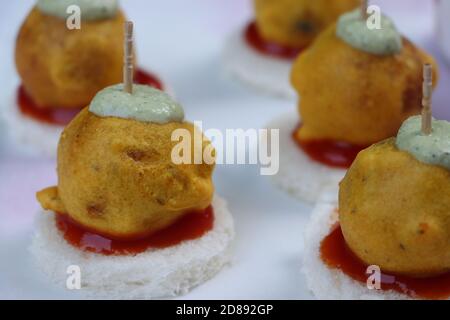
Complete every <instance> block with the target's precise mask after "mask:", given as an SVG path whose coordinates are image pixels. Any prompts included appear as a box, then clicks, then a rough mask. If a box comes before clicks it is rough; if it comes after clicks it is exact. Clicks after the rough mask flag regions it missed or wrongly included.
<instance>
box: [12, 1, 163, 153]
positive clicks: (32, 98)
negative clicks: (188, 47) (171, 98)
mask: <svg viewBox="0 0 450 320" xmlns="http://www.w3.org/2000/svg"><path fill="white" fill-rule="evenodd" d="M73 6H78V7H79V8H80V16H79V20H77V18H75V16H76V15H77V13H76V11H73V10H69V9H70V7H73ZM70 17H74V18H70ZM69 20H70V21H69ZM76 20H77V21H78V22H79V29H78V28H77V27H76V26H73V27H72V26H71V27H70V28H69V22H70V23H75V22H76ZM124 22H125V17H124V13H123V12H122V10H121V9H120V8H119V4H118V0H96V1H88V0H70V1H69V0H37V3H36V5H35V6H34V7H33V9H32V10H31V12H30V13H29V14H28V16H27V17H26V19H25V21H24V23H23V24H22V26H21V28H20V31H19V33H18V36H17V41H16V49H15V62H16V68H17V72H18V73H19V75H20V79H21V86H20V87H19V89H18V92H17V102H15V103H12V104H11V110H7V113H8V114H6V115H5V117H6V118H7V120H8V121H7V122H8V124H9V127H10V130H9V131H10V132H11V134H13V135H15V140H18V141H19V142H21V143H24V144H27V145H30V146H31V147H32V148H34V149H38V150H39V151H42V152H43V153H47V154H54V150H56V145H57V141H58V137H59V135H60V134H61V130H62V128H63V126H64V125H67V124H68V123H69V122H70V120H71V119H72V118H73V117H74V116H75V115H76V114H77V113H78V112H79V111H80V110H81V109H82V108H84V107H85V106H86V105H88V104H89V102H90V101H91V100H92V98H93V97H94V96H95V94H96V93H97V92H98V91H100V90H101V89H103V88H105V87H107V86H110V85H113V84H115V83H119V82H120V81H122V62H123V42H124V31H123V23H124ZM135 82H137V83H142V84H148V85H151V86H154V87H156V88H158V89H163V84H162V83H161V81H160V80H159V79H158V78H157V77H156V76H154V75H152V74H150V73H148V72H145V71H143V70H139V69H138V70H137V71H136V73H135Z"/></svg>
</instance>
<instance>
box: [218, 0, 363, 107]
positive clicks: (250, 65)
mask: <svg viewBox="0 0 450 320" xmlns="http://www.w3.org/2000/svg"><path fill="white" fill-rule="evenodd" d="M253 4H254V12H255V18H254V20H253V21H251V22H250V23H248V24H247V25H246V26H245V28H243V29H240V30H238V31H237V32H235V33H234V34H233V35H232V36H231V37H230V39H229V41H228V43H227V45H226V48H225V56H224V58H225V64H226V69H227V70H228V71H229V72H230V73H231V74H232V75H234V76H235V77H236V78H237V79H239V80H241V81H242V82H244V83H246V84H248V85H250V86H252V87H254V88H256V89H258V90H260V91H262V92H266V93H269V94H272V95H276V96H280V97H284V98H295V96H296V94H295V91H294V90H293V89H292V87H291V86H290V85H289V73H290V70H291V66H292V62H293V61H294V59H295V58H296V57H297V56H298V54H299V53H300V52H302V51H303V50H304V49H306V48H307V47H308V46H309V45H311V43H312V42H313V41H314V39H315V38H316V37H317V36H318V35H319V33H320V32H322V31H323V30H324V29H325V28H327V27H328V26H329V25H330V24H332V23H334V22H335V21H336V19H337V18H338V17H339V16H340V15H341V14H343V13H344V12H347V11H350V10H352V9H354V8H356V7H357V6H358V5H359V4H360V0H315V1H310V0H254V1H253Z"/></svg>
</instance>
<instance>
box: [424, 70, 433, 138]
mask: <svg viewBox="0 0 450 320" xmlns="http://www.w3.org/2000/svg"><path fill="white" fill-rule="evenodd" d="M422 91H423V98H422V107H423V108H422V133H423V134H425V135H430V134H431V132H432V131H433V127H432V123H431V120H432V111H431V96H432V91H433V69H432V67H431V64H428V63H427V64H425V65H424V66H423V89H422Z"/></svg>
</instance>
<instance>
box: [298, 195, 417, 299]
mask: <svg viewBox="0 0 450 320" xmlns="http://www.w3.org/2000/svg"><path fill="white" fill-rule="evenodd" d="M325 197H326V198H332V197H333V196H332V195H327V196H325ZM334 197H336V196H334ZM336 208H337V204H336V202H335V203H325V202H323V203H318V204H317V205H316V207H315V209H314V210H313V213H312V214H311V219H310V221H309V223H308V225H307V227H306V229H305V235H304V240H305V242H304V252H303V266H302V272H303V273H304V275H305V277H306V283H307V285H308V288H309V289H310V290H311V291H312V293H313V294H314V296H315V297H316V298H317V299H320V300H412V298H411V297H410V296H408V295H406V294H401V293H398V292H396V291H393V290H389V291H384V290H369V289H368V288H367V286H366V285H364V284H362V283H360V282H358V281H356V280H353V279H352V278H350V277H349V276H347V275H346V274H345V273H343V272H342V271H341V270H338V269H333V268H330V267H328V266H327V265H326V264H325V263H324V262H323V260H322V259H321V257H320V245H321V243H322V240H323V239H324V238H325V237H326V236H327V235H328V234H329V233H330V231H331V228H332V227H333V226H334V225H335V224H336V222H337V221H338V218H339V217H338V213H337V210H336Z"/></svg>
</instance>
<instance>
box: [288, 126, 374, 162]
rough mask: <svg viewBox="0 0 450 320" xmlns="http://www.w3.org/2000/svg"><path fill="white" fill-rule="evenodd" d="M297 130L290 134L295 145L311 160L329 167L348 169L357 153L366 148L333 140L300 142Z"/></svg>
mask: <svg viewBox="0 0 450 320" xmlns="http://www.w3.org/2000/svg"><path fill="white" fill-rule="evenodd" d="M298 128H299V127H297V128H296V129H295V130H294V132H293V133H292V138H293V139H294V141H295V143H296V144H297V145H298V146H299V147H300V149H302V151H303V152H305V153H306V154H307V155H308V156H309V157H310V158H311V159H313V160H314V161H317V162H319V163H321V164H324V165H327V166H329V167H334V168H343V169H348V168H350V166H351V165H352V163H353V161H354V160H355V158H356V156H357V155H358V153H359V152H360V151H362V150H364V149H366V148H367V147H368V146H360V145H353V144H350V143H348V142H343V141H333V140H311V141H302V140H299V139H298V138H297V130H298Z"/></svg>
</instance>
